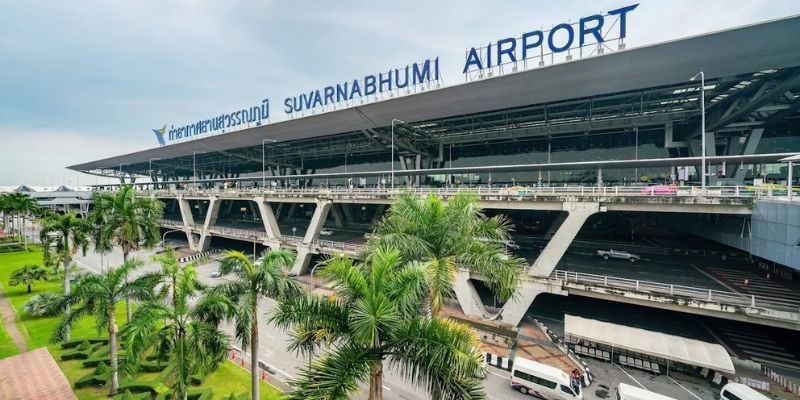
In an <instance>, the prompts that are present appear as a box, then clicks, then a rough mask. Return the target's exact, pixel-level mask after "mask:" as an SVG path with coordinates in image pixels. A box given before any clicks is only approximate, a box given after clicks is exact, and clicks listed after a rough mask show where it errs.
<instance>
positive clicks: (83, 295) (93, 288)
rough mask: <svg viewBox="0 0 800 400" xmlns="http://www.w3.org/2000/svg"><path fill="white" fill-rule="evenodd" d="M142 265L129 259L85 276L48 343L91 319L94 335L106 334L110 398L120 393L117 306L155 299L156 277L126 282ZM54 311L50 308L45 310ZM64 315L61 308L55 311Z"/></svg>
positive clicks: (143, 276) (61, 340)
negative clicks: (123, 301) (121, 302)
mask: <svg viewBox="0 0 800 400" xmlns="http://www.w3.org/2000/svg"><path fill="white" fill-rule="evenodd" d="M142 265H143V262H142V261H140V260H137V259H131V260H129V261H127V262H125V263H123V264H122V265H120V266H119V267H110V268H108V269H106V270H105V271H104V272H103V273H102V274H99V275H86V276H85V277H84V278H83V279H81V280H80V281H79V282H78V283H77V284H76V285H75V292H74V293H73V294H71V295H70V296H68V297H66V298H65V299H64V302H66V303H69V304H72V305H74V306H75V307H74V308H73V309H72V312H71V313H69V314H64V315H63V317H62V318H61V321H60V323H59V324H58V326H57V327H56V329H55V330H54V331H53V334H52V336H51V337H50V341H51V342H52V343H58V342H63V341H64V339H65V337H64V332H69V329H67V327H71V326H72V325H73V324H74V323H75V321H77V320H78V319H80V318H83V317H88V316H94V319H95V326H96V328H97V332H98V333H100V332H102V331H103V330H106V331H107V332H108V347H109V354H110V358H111V361H110V362H111V390H110V392H109V394H110V395H112V396H113V395H115V394H116V393H117V391H118V390H119V364H118V360H117V350H118V347H119V346H118V345H117V332H119V328H118V327H117V317H116V308H117V303H119V302H120V301H122V300H123V299H131V298H132V299H135V300H141V301H148V300H152V299H154V298H155V296H154V294H153V290H154V288H155V286H156V285H157V284H158V282H159V280H160V278H161V277H160V276H159V274H157V273H151V274H143V275H141V276H139V277H138V278H136V279H134V280H131V281H129V280H128V278H129V276H130V274H131V273H132V272H134V271H135V270H136V269H137V268H139V267H141V266H142ZM46 308H49V309H53V307H46ZM55 309H56V311H63V310H64V308H63V307H58V308H55Z"/></svg>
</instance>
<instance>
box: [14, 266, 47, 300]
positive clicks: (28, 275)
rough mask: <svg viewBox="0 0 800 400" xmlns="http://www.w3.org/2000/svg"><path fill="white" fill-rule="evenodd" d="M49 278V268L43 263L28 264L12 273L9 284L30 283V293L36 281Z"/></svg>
mask: <svg viewBox="0 0 800 400" xmlns="http://www.w3.org/2000/svg"><path fill="white" fill-rule="evenodd" d="M46 279H47V269H46V268H44V267H42V266H41V265H36V264H26V265H23V266H22V267H19V268H17V269H15V270H14V272H12V273H11V276H10V277H9V278H8V285H9V286H17V285H28V293H30V292H31V285H33V284H34V282H36V281H43V280H46Z"/></svg>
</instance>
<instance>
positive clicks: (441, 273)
mask: <svg viewBox="0 0 800 400" xmlns="http://www.w3.org/2000/svg"><path fill="white" fill-rule="evenodd" d="M510 230H511V223H510V221H509V220H508V219H506V218H505V217H503V216H495V217H487V216H486V215H485V214H483V211H482V210H481V208H480V206H479V204H478V197H477V195H475V194H471V193H461V194H457V195H455V196H453V197H451V198H449V199H448V200H447V204H446V205H445V204H443V202H442V200H441V199H440V198H438V197H436V196H435V195H434V194H430V195H428V196H427V197H425V198H419V197H416V196H414V195H413V194H411V193H405V194H403V195H401V196H400V197H399V198H398V199H397V201H395V203H394V204H393V205H392V207H391V209H390V210H389V213H388V214H387V215H386V216H385V217H383V218H382V219H381V221H380V222H379V223H378V225H377V227H376V228H375V232H374V234H373V235H372V236H370V238H369V240H368V241H367V246H366V249H365V254H364V256H365V257H367V258H369V257H370V255H371V254H374V253H375V252H376V251H377V249H380V248H391V249H397V250H398V251H399V252H400V255H401V256H402V257H403V259H404V260H417V261H421V262H425V263H426V265H427V266H428V270H427V273H428V282H429V286H428V288H429V294H428V298H427V300H426V301H427V306H429V307H430V312H431V313H432V314H433V315H438V313H439V311H440V310H441V308H442V304H443V302H444V300H445V299H447V298H451V297H452V296H453V284H454V281H455V274H456V271H457V269H460V268H464V269H467V270H469V271H471V272H473V273H475V274H478V275H480V276H482V277H483V278H484V279H485V282H486V283H487V285H488V286H489V288H491V289H492V290H493V291H494V293H495V294H496V296H497V297H498V298H499V299H500V300H502V301H506V300H508V298H510V297H511V296H512V295H513V294H514V291H515V290H516V287H517V285H518V282H519V276H520V274H521V273H522V271H523V267H524V266H525V260H524V259H522V258H519V257H515V256H513V255H511V254H509V253H508V251H507V249H506V246H505V243H506V242H507V241H508V240H510V235H509V231H510Z"/></svg>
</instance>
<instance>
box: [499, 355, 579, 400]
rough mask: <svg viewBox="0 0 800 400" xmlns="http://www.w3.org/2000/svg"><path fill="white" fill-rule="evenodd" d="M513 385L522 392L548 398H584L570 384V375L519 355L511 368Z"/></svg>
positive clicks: (564, 399) (554, 399)
mask: <svg viewBox="0 0 800 400" xmlns="http://www.w3.org/2000/svg"><path fill="white" fill-rule="evenodd" d="M511 387H512V388H514V389H516V390H519V391H520V392H521V393H522V394H531V395H534V396H539V397H541V398H543V399H547V400H556V399H559V400H582V399H583V394H582V393H581V389H580V387H578V388H577V392H575V391H573V389H572V387H571V385H570V378H569V375H568V374H567V373H566V372H564V371H562V370H560V369H558V368H555V367H551V366H549V365H545V364H542V363H538V362H536V361H531V360H527V359H524V358H522V357H517V358H515V359H514V368H513V369H512V370H511Z"/></svg>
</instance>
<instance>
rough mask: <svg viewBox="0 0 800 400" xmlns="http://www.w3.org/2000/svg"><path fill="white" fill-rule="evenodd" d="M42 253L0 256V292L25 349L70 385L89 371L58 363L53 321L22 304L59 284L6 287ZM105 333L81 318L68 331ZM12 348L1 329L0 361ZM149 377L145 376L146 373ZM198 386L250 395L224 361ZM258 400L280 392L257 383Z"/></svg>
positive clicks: (100, 392) (84, 392)
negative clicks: (39, 352) (52, 364)
mask: <svg viewBox="0 0 800 400" xmlns="http://www.w3.org/2000/svg"><path fill="white" fill-rule="evenodd" d="M41 261H42V252H41V250H36V251H32V252H16V253H6V254H0V282H2V283H3V286H2V288H0V290H4V291H5V292H6V294H7V295H8V298H9V300H10V301H11V303H12V305H13V306H14V308H15V309H16V310H17V314H18V315H19V316H20V321H18V322H17V327H18V329H19V330H20V332H22V335H23V336H24V337H25V341H26V342H27V344H28V349H29V350H34V349H37V348H39V347H43V346H46V347H47V348H48V349H49V350H50V353H51V354H52V355H53V358H55V360H56V362H58V364H59V366H60V367H61V370H62V371H63V372H64V375H65V376H66V377H67V380H69V381H70V383H74V382H75V380H76V379H78V378H80V377H82V376H84V375H87V374H89V373H90V372H91V371H92V369H90V368H86V367H83V365H82V364H81V360H73V361H61V354H62V353H63V352H64V351H63V350H62V349H61V347H60V345H51V344H50V343H49V338H50V334H51V333H52V332H53V330H54V329H55V328H56V326H57V325H58V320H57V319H56V318H38V317H31V316H29V315H26V314H25V311H24V305H25V303H26V302H27V301H28V300H29V299H30V298H31V297H33V296H34V295H36V294H37V293H41V292H46V291H52V292H61V291H62V290H63V289H62V282H59V281H41V282H36V283H35V284H34V285H33V286H32V292H31V293H30V294H28V293H26V291H27V287H25V286H23V285H20V286H16V287H10V286H8V284H7V282H8V278H9V276H11V273H12V272H13V271H14V270H15V269H17V268H19V267H20V266H22V265H25V264H41ZM117 323H118V324H119V325H120V328H122V325H124V323H125V304H124V303H122V302H121V303H120V304H119V305H118V306H117ZM105 336H106V334H105V332H101V333H99V334H98V332H97V330H96V329H95V326H94V320H93V319H91V318H85V319H83V320H81V321H80V322H78V323H77V324H76V325H75V326H74V327H73V329H72V338H73V340H74V339H77V338H84V337H105ZM16 353H17V351H16V348H15V347H14V345H13V343H11V338H9V337H8V334H7V333H6V332H5V330H4V329H3V330H0V358H4V357H7V356H10V355H13V354H16ZM148 376H149V374H148ZM125 380H126V378H125V374H124V373H120V383H123V382H124V381H125ZM202 387H210V388H213V389H214V398H216V399H222V398H224V397H225V396H229V395H230V394H240V393H249V392H250V375H249V373H248V372H247V371H246V370H244V369H241V368H239V367H238V366H237V365H235V364H233V363H232V362H229V361H226V362H224V363H223V364H222V365H220V367H219V369H218V370H217V371H215V372H214V373H213V374H211V375H209V376H207V377H206V379H205V381H204V383H203V385H202ZM107 393H108V390H107V389H97V388H83V389H77V390H75V394H76V396H78V399H81V400H84V399H86V400H89V399H99V398H108V396H107ZM260 398H261V399H262V400H272V399H280V398H282V396H281V393H280V392H279V391H278V390H277V389H275V388H274V387H272V386H271V385H268V384H266V383H263V382H262V384H261V397H260Z"/></svg>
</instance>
